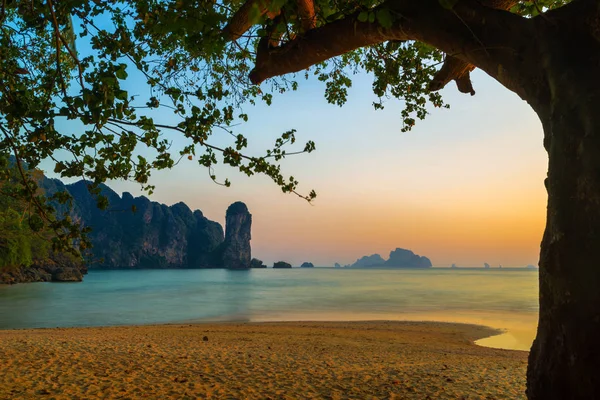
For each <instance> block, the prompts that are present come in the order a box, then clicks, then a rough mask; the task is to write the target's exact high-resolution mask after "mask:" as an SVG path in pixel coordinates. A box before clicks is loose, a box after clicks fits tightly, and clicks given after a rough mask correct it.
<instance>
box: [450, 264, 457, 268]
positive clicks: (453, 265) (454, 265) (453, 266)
mask: <svg viewBox="0 0 600 400" xmlns="http://www.w3.org/2000/svg"><path fill="white" fill-rule="evenodd" d="M450 268H458V267H457V266H456V264H452V266H451V267H450Z"/></svg>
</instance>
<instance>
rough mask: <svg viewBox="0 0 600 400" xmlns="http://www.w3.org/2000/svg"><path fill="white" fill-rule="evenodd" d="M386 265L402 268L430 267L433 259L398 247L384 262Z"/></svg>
mask: <svg viewBox="0 0 600 400" xmlns="http://www.w3.org/2000/svg"><path fill="white" fill-rule="evenodd" d="M384 265H385V266H386V267H400V268H429V267H431V261H430V260H429V258H427V257H421V256H419V255H417V254H415V253H413V252H412V251H410V250H406V249H401V248H397V249H396V250H393V251H391V252H390V258H389V259H388V260H387V261H386V262H385V264H384Z"/></svg>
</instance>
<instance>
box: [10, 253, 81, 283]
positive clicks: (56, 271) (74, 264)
mask: <svg viewBox="0 0 600 400" xmlns="http://www.w3.org/2000/svg"><path fill="white" fill-rule="evenodd" d="M86 273H87V268H86V266H85V264H84V263H83V261H82V260H77V259H75V258H74V257H72V256H70V255H65V254H51V255H50V258H49V259H47V260H43V261H39V260H38V261H35V262H34V264H33V265H30V266H27V267H24V266H22V267H18V268H9V269H2V270H0V284H15V283H31V282H81V280H82V279H83V275H85V274H86Z"/></svg>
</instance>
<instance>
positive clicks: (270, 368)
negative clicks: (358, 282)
mask: <svg viewBox="0 0 600 400" xmlns="http://www.w3.org/2000/svg"><path fill="white" fill-rule="evenodd" d="M497 333H499V332H498V331H496V330H493V329H490V328H486V327H481V326H475V325H465V324H450V323H434V322H294V323H287V322H286V323H247V324H194V325H156V326H129V327H108V328H68V329H61V328H56V329H31V330H5V331H0V370H1V371H2V373H1V374H0V399H32V398H47V399H52V398H54V399H90V398H105V399H305V398H314V399H519V398H524V390H525V370H526V366H527V352H525V351H514V350H501V349H492V348H486V347H480V346H476V345H474V344H473V342H474V341H475V340H477V339H480V338H483V337H486V336H490V335H494V334H497Z"/></svg>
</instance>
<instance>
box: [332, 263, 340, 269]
mask: <svg viewBox="0 0 600 400" xmlns="http://www.w3.org/2000/svg"><path fill="white" fill-rule="evenodd" d="M333 267H334V268H342V266H341V265H340V263H335V264H333Z"/></svg>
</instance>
